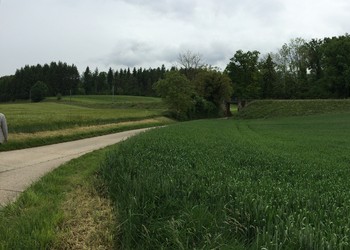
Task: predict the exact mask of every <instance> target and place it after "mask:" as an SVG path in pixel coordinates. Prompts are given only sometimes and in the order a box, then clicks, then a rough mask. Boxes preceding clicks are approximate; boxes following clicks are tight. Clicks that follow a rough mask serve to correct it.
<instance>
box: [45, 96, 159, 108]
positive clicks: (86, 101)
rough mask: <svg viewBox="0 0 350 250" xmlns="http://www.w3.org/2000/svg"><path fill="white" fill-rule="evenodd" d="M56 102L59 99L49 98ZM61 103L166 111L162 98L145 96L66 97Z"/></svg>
mask: <svg viewBox="0 0 350 250" xmlns="http://www.w3.org/2000/svg"><path fill="white" fill-rule="evenodd" d="M48 100H50V101H56V100H57V98H54V97H51V98H48ZM60 102H63V103H68V104H71V105H79V106H87V107H94V108H98V107H100V108H143V109H152V108H153V109H164V108H165V106H164V104H163V103H162V100H161V98H156V97H144V96H124V95H114V96H112V95H87V96H86V95H81V96H72V97H69V96H64V97H63V98H62V100H61V101H60Z"/></svg>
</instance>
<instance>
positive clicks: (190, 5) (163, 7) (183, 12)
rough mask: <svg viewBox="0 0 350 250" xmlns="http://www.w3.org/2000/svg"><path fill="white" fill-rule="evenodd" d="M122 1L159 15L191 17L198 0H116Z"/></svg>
mask: <svg viewBox="0 0 350 250" xmlns="http://www.w3.org/2000/svg"><path fill="white" fill-rule="evenodd" d="M115 1H122V2H125V3H127V4H132V5H135V6H136V7H143V8H147V9H149V10H151V11H153V12H155V13H157V14H159V15H166V16H169V15H170V17H174V18H185V19H188V18H191V17H192V15H193V14H194V11H195V8H196V1H188V0H162V1H155V0H115Z"/></svg>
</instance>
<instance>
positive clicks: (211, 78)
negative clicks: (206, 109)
mask: <svg viewBox="0 0 350 250" xmlns="http://www.w3.org/2000/svg"><path fill="white" fill-rule="evenodd" d="M194 85H195V89H196V91H197V94H198V95H199V96H201V97H203V98H204V99H205V100H207V101H209V102H212V103H213V104H214V105H215V106H216V107H217V108H220V107H221V106H222V105H223V104H224V101H229V100H231V96H232V92H233V90H232V82H231V79H230V78H229V77H228V76H227V75H226V74H223V73H221V72H218V71H215V70H201V71H200V72H199V73H198V74H197V76H196V78H195V80H194Z"/></svg>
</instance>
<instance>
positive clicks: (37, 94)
mask: <svg viewBox="0 0 350 250" xmlns="http://www.w3.org/2000/svg"><path fill="white" fill-rule="evenodd" d="M48 91H49V89H48V87H47V85H46V84H45V83H43V82H41V81H38V82H36V83H35V84H34V85H33V86H32V87H31V88H30V99H31V100H32V101H33V102H40V101H42V100H44V99H45V97H46V95H47V93H48Z"/></svg>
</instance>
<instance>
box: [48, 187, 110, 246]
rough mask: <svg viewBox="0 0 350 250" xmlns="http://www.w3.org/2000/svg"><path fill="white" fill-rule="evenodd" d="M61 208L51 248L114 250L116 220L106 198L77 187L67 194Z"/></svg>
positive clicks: (92, 191) (95, 192) (94, 191)
mask: <svg viewBox="0 0 350 250" xmlns="http://www.w3.org/2000/svg"><path fill="white" fill-rule="evenodd" d="M62 209H63V211H64V218H65V219H64V221H63V222H62V224H61V225H60V227H59V229H58V233H57V235H58V240H57V241H56V242H55V244H54V246H53V249H115V246H114V241H113V227H114V226H115V225H116V218H115V216H114V212H113V209H112V205H111V204H110V202H109V200H108V199H105V198H102V197H101V196H99V195H98V193H97V191H96V190H89V189H88V188H86V187H79V188H77V189H76V190H74V191H73V192H70V193H69V194H68V197H67V200H66V202H65V203H64V204H63V207H62Z"/></svg>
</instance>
